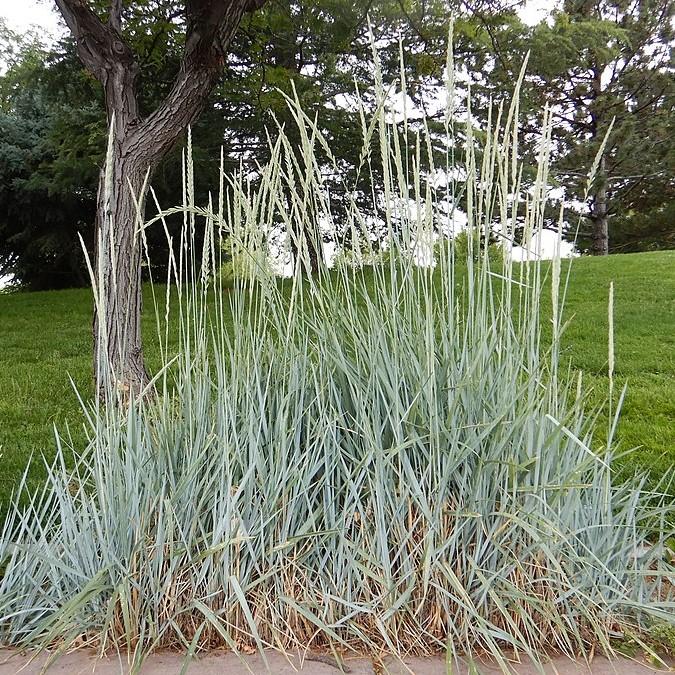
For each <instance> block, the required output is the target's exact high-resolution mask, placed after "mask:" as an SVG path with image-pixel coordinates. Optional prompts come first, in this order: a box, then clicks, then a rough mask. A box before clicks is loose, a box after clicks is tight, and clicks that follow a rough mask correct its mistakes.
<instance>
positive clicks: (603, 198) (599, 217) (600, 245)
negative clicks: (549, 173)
mask: <svg viewBox="0 0 675 675" xmlns="http://www.w3.org/2000/svg"><path fill="white" fill-rule="evenodd" d="M603 70H604V68H603V66H602V65H600V64H595V66H594V67H593V79H592V81H591V89H592V96H593V103H592V105H591V136H592V139H593V141H597V140H599V127H600V118H601V116H602V114H603V110H602V104H601V97H602V72H603ZM600 140H601V139H600ZM595 186H596V187H595V194H593V195H592V199H593V204H592V206H591V214H590V221H591V255H608V254H609V216H608V212H607V171H606V161H605V156H604V154H603V156H602V157H601V158H600V163H599V164H598V173H597V176H596V179H595Z"/></svg>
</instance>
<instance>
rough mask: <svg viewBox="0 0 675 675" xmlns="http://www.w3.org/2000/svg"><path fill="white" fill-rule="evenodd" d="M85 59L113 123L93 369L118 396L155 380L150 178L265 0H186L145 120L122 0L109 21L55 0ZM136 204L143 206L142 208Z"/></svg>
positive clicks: (101, 387)
mask: <svg viewBox="0 0 675 675" xmlns="http://www.w3.org/2000/svg"><path fill="white" fill-rule="evenodd" d="M55 1H56V5H57V7H58V9H59V11H60V12H61V15H62V16H63V18H64V20H65V22H66V24H67V26H68V28H69V29H70V31H71V33H72V34H73V37H74V38H75V41H76V45H77V52H78V55H79V57H80V60H81V61H82V63H83V64H84V65H85V66H86V68H87V69H88V70H89V72H91V73H92V74H93V75H94V76H95V77H96V79H97V80H98V81H99V82H100V83H101V84H102V85H103V90H104V92H105V102H106V110H107V113H108V122H109V124H110V139H109V146H108V154H107V158H106V166H105V167H104V168H103V170H102V172H101V178H100V181H99V193H98V201H97V216H96V230H97V232H96V234H97V239H96V241H97V271H96V274H97V278H96V279H95V280H94V281H95V283H96V286H97V299H98V306H97V308H96V313H95V316H94V348H95V355H94V372H95V378H96V387H97V390H98V392H99V396H102V397H104V398H107V397H108V395H109V393H110V392H115V391H117V392H118V393H119V394H120V397H121V399H122V400H129V398H131V397H134V396H136V395H137V394H138V393H139V392H141V391H142V390H143V389H144V388H145V387H146V386H147V385H148V383H149V381H150V380H149V377H148V373H147V370H146V368H145V364H144V361H143V347H142V343H141V308H142V296H141V261H142V255H143V252H142V250H141V238H140V235H139V227H138V226H139V224H140V223H141V222H142V220H143V204H144V201H145V187H146V186H145V179H146V176H149V175H151V174H152V172H153V170H154V169H155V168H156V167H157V165H158V163H159V162H160V161H161V160H162V159H163V158H164V157H165V156H166V154H167V153H168V151H169V150H170V149H171V147H172V146H173V144H174V143H175V142H176V140H177V139H178V137H179V136H180V134H181V133H182V132H183V131H184V130H185V129H186V128H187V127H188V125H190V124H191V123H192V122H193V121H194V120H195V119H196V118H197V116H198V115H199V113H200V112H201V110H202V108H203V106H204V104H205V103H206V100H207V97H208V95H209V93H210V92H211V90H212V89H213V87H214V85H215V84H216V82H217V80H218V75H219V73H220V72H221V69H222V66H223V63H224V61H225V58H226V56H227V51H228V48H229V44H230V41H231V40H232V37H233V35H234V33H235V31H236V30H237V27H238V26H239V23H240V21H241V19H242V17H243V15H244V14H245V13H246V12H249V11H254V10H256V9H259V8H260V7H262V5H263V4H264V2H265V0H227V1H225V0H220V1H219V2H214V1H213V0H185V2H184V3H182V4H183V6H184V19H185V27H186V28H185V31H186V32H185V47H184V51H183V58H182V60H181V65H180V69H179V72H178V74H177V76H176V79H175V80H174V83H173V86H172V88H171V91H170V92H169V93H168V94H167V96H166V98H165V99H164V101H163V102H162V103H161V104H160V105H159V107H158V108H157V109H156V110H155V111H154V112H153V113H151V114H150V115H149V116H148V117H146V118H145V119H141V118H140V116H139V113H138V101H137V97H136V86H135V84H136V75H137V73H138V67H139V66H138V62H137V59H136V56H135V54H134V53H133V51H132V50H131V48H130V46H129V45H128V44H127V43H126V41H125V39H124V36H123V33H122V14H123V3H122V2H120V0H112V1H111V2H110V17H109V20H108V22H107V23H104V22H103V21H102V20H101V19H100V17H99V16H98V15H97V14H96V13H95V12H94V11H93V9H92V7H91V5H90V3H89V1H88V0H55ZM137 203H138V205H139V206H138V207H137Z"/></svg>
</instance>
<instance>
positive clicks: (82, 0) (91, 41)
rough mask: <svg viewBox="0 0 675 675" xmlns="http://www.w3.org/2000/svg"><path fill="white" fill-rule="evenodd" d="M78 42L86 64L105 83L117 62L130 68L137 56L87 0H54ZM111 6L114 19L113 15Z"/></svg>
mask: <svg viewBox="0 0 675 675" xmlns="http://www.w3.org/2000/svg"><path fill="white" fill-rule="evenodd" d="M55 1H56V6H57V7H58V9H59V11H60V12H61V15H62V16H63V19H64V21H65V22H66V24H67V26H68V28H69V29H70V32H71V33H72V35H73V37H74V38H75V41H76V44H77V53H78V55H79V57H80V59H81V60H82V63H83V64H84V66H85V67H86V68H87V70H89V71H90V72H91V73H92V74H93V75H94V76H95V77H96V79H98V80H99V82H101V83H102V84H104V85H105V82H106V80H107V77H108V72H109V71H110V69H111V68H113V66H115V65H118V64H119V65H124V66H125V67H129V68H131V67H132V66H133V63H134V57H133V53H132V51H131V49H129V47H128V46H127V44H126V43H125V42H124V41H123V40H122V37H121V35H120V34H119V33H118V32H117V31H116V30H114V28H113V27H112V25H107V24H104V23H103V22H102V21H101V20H100V19H99V18H98V16H96V14H95V13H94V11H93V10H92V9H91V7H89V4H88V3H87V2H86V0H55ZM114 1H115V2H116V1H117V0H114ZM114 14H115V12H114V9H111V19H114Z"/></svg>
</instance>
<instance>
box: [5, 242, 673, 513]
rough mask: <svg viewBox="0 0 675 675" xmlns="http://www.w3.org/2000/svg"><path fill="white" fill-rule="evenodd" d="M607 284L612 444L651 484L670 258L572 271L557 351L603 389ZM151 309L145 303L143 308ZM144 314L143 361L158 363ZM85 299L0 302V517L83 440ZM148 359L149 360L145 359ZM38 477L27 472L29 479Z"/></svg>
mask: <svg viewBox="0 0 675 675" xmlns="http://www.w3.org/2000/svg"><path fill="white" fill-rule="evenodd" d="M610 281H614V283H615V343H616V373H617V390H619V389H620V386H621V385H622V384H623V382H624V381H626V380H627V381H628V385H629V389H628V395H627V399H626V402H625V404H624V409H623V415H622V421H621V424H620V428H619V437H620V439H621V442H622V447H625V448H628V447H638V446H640V447H639V449H638V450H637V451H636V452H635V453H633V455H632V456H631V458H630V459H629V460H627V462H626V463H625V468H626V469H627V470H629V469H632V468H633V467H635V466H638V467H645V468H647V469H649V471H650V472H651V473H652V475H653V476H654V477H659V476H661V475H662V474H663V472H664V471H665V470H666V469H667V468H668V467H671V466H673V465H674V464H675V252H665V253H645V254H636V255H624V256H610V257H609V258H606V259H592V258H584V259H581V260H577V261H575V262H574V264H573V269H572V276H571V283H570V290H569V296H568V305H567V315H568V317H569V316H572V315H574V318H573V321H572V324H571V326H570V328H569V329H568V332H567V336H566V339H565V353H566V355H567V356H568V357H569V359H571V363H572V366H573V367H574V368H581V369H582V370H583V371H584V373H585V375H586V382H587V383H589V381H590V382H592V383H593V385H594V386H595V388H596V391H597V392H598V394H597V398H598V400H601V399H600V397H601V396H604V393H605V392H606V390H607V377H606V374H607V297H608V288H609V282H610ZM150 306H151V303H150V302H146V307H150ZM153 325H154V324H153V321H152V320H151V318H150V317H149V316H148V318H147V322H146V326H145V335H146V336H148V337H147V338H146V348H147V352H148V354H149V360H150V361H151V362H152V361H153V360H155V359H156V349H154V343H153V341H152V339H151V336H152V334H153ZM90 336H91V300H90V294H89V291H87V290H73V291H60V292H50V293H29V294H13V295H4V296H3V295H0V453H1V454H2V457H1V458H0V461H1V462H2V464H1V467H2V469H1V471H0V512H1V511H3V510H4V507H5V506H6V503H7V499H8V498H9V495H10V493H11V491H12V489H13V487H14V486H15V485H16V483H17V480H18V478H19V476H20V475H21V472H22V471H23V470H24V468H25V466H26V463H27V460H28V458H29V457H30V455H31V454H37V455H39V454H41V453H45V454H46V455H47V456H49V455H50V454H51V451H52V448H53V425H54V424H56V425H58V427H59V428H60V429H63V428H64V426H65V425H66V424H67V425H69V427H70V429H71V431H72V433H73V435H74V436H76V437H82V425H81V417H80V414H79V407H78V402H77V398H76V396H75V394H74V393H73V390H72V388H71V385H70V383H69V381H68V378H67V375H66V374H70V375H71V377H72V378H73V380H74V381H75V382H76V384H77V385H78V388H79V389H80V391H81V392H82V393H83V394H84V395H85V396H90V395H91V392H92V386H91V366H90V358H91V337H90ZM153 357H154V358H153ZM41 474H42V468H41V466H40V464H36V465H35V466H34V467H33V468H32V469H31V477H32V480H37V479H39V477H40V475H41Z"/></svg>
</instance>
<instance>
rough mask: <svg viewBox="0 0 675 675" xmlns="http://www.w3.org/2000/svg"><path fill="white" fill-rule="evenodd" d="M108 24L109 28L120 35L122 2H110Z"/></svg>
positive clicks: (112, 0) (113, 0) (119, 0)
mask: <svg viewBox="0 0 675 675" xmlns="http://www.w3.org/2000/svg"><path fill="white" fill-rule="evenodd" d="M108 23H109V24H110V27H111V28H113V29H114V30H116V31H117V32H118V33H120V34H121V33H122V0H111V3H110V18H109V19H108Z"/></svg>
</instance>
